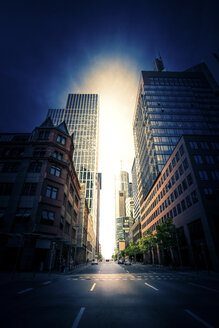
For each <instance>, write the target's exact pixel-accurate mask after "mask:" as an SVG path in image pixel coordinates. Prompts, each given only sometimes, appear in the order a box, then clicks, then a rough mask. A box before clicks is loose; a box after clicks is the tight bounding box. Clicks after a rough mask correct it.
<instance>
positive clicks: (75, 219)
mask: <svg viewBox="0 0 219 328" xmlns="http://www.w3.org/2000/svg"><path fill="white" fill-rule="evenodd" d="M77 216H78V214H77V212H76V211H75V210H73V220H74V221H75V222H77Z"/></svg>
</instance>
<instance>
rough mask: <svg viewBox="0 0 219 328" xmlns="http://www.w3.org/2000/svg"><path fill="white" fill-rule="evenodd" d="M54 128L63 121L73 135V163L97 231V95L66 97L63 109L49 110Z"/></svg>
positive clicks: (72, 95) (71, 95)
mask: <svg viewBox="0 0 219 328" xmlns="http://www.w3.org/2000/svg"><path fill="white" fill-rule="evenodd" d="M47 116H48V117H51V119H52V121H53V123H54V124H55V125H58V124H60V123H61V122H62V121H65V123H66V125H67V127H68V130H69V132H70V133H73V134H74V147H75V151H74V157H73V162H74V166H75V169H76V172H77V175H78V178H79V181H80V183H84V184H85V185H86V195H85V196H86V200H87V204H88V207H89V210H90V212H91V215H92V219H93V226H94V229H95V232H96V212H97V172H98V141H99V96H98V95H97V94H69V95H68V99H67V104H66V108H65V109H49V111H48V115H47Z"/></svg>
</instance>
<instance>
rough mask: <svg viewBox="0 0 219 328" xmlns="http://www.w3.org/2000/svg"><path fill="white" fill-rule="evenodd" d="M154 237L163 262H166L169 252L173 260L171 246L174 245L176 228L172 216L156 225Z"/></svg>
mask: <svg viewBox="0 0 219 328" xmlns="http://www.w3.org/2000/svg"><path fill="white" fill-rule="evenodd" d="M156 239H157V243H158V246H159V250H160V251H161V253H163V255H164V262H165V263H166V264H168V262H169V258H170V254H171V257H172V260H173V252H172V248H173V247H176V228H175V225H174V224H173V219H172V218H167V219H166V220H165V222H164V223H161V224H159V225H157V226H156Z"/></svg>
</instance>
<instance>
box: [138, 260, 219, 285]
mask: <svg viewBox="0 0 219 328" xmlns="http://www.w3.org/2000/svg"><path fill="white" fill-rule="evenodd" d="M132 265H133V266H136V267H142V266H143V267H144V268H145V269H149V270H153V271H156V272H158V273H159V272H160V273H163V272H170V271H171V272H174V273H176V274H180V275H186V276H190V277H197V278H198V279H205V280H216V281H219V272H216V271H207V270H192V269H190V268H188V267H185V268H176V269H174V268H173V267H169V266H163V265H159V264H156V265H155V264H154V265H153V264H142V263H134V264H132Z"/></svg>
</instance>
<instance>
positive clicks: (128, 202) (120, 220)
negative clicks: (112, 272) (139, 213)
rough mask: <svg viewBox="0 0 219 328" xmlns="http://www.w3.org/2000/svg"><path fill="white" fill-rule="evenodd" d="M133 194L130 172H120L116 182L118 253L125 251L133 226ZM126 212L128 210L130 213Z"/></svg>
mask: <svg viewBox="0 0 219 328" xmlns="http://www.w3.org/2000/svg"><path fill="white" fill-rule="evenodd" d="M131 194H132V187H131V183H129V174H128V172H125V171H120V172H119V174H118V175H117V177H116V180H115V200H116V203H115V208H116V213H115V214H116V215H115V216H116V219H115V239H116V247H117V251H121V250H123V247H124V245H125V241H126V238H127V237H128V233H129V230H130V228H131V226H132V224H133V214H132V215H131V213H133V209H132V207H133V206H132V205H133V204H132V198H131V197H130V195H131ZM126 210H128V213H127V211H126ZM128 214H130V216H129V215H128Z"/></svg>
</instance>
